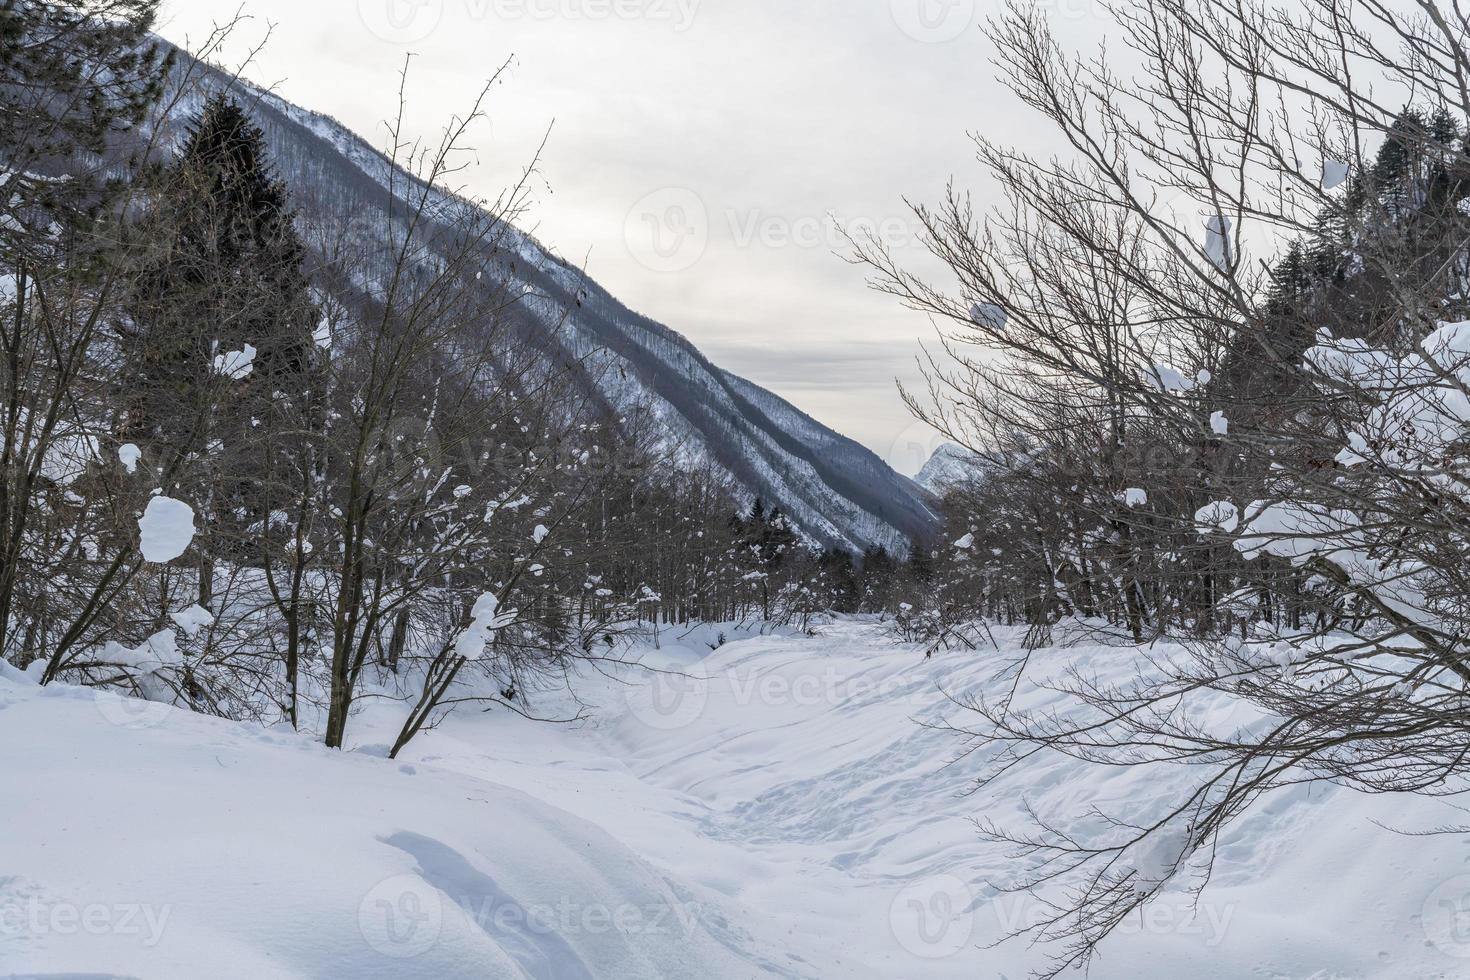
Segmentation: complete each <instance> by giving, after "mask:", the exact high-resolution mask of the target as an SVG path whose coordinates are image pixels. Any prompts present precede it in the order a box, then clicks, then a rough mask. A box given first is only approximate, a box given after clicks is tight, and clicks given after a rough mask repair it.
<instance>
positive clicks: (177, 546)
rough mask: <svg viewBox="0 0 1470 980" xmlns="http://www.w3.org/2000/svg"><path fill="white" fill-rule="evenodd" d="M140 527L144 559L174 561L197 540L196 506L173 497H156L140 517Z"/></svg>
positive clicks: (164, 561)
mask: <svg viewBox="0 0 1470 980" xmlns="http://www.w3.org/2000/svg"><path fill="white" fill-rule="evenodd" d="M138 530H139V532H140V538H139V543H138V547H139V549H140V550H141V551H142V552H143V558H144V559H145V560H147V561H151V562H155V563H157V564H164V563H166V562H171V561H173V560H174V559H175V558H178V557H179V556H180V555H182V554H183V553H184V552H186V551H188V550H189V545H190V544H192V543H193V541H194V508H193V507H190V506H189V505H188V504H186V503H184V502H183V501H182V500H175V499H174V498H172V497H164V496H157V497H153V498H151V499H150V500H149V501H148V506H147V507H146V508H144V510H143V516H142V517H140V518H138Z"/></svg>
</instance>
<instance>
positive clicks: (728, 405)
mask: <svg viewBox="0 0 1470 980" xmlns="http://www.w3.org/2000/svg"><path fill="white" fill-rule="evenodd" d="M181 57H182V55H181ZM205 87H206V88H208V89H213V90H218V89H233V90H234V91H235V92H236V93H237V95H238V97H239V98H241V100H242V101H244V102H246V103H248V105H249V107H250V110H251V113H252V115H253V116H254V118H255V120H256V122H257V123H258V124H259V125H260V127H261V128H262V130H264V132H265V135H266V139H267V142H268V145H269V147H270V150H271V156H272V160H273V163H274V165H275V166H276V168H277V170H278V172H279V173H280V175H281V177H282V178H283V179H285V180H286V182H287V183H288V184H289V185H290V187H291V189H292V192H293V198H294V200H293V203H294V204H295V205H296V206H297V207H298V208H299V209H300V211H301V213H302V215H303V217H304V218H305V219H306V220H308V221H310V220H312V219H313V218H314V217H317V216H319V215H327V214H329V213H336V214H340V213H341V212H342V208H341V205H342V202H343V199H344V197H346V198H347V199H349V200H351V202H352V213H354V214H355V215H356V216H357V219H358V220H359V221H360V222H361V223H362V224H363V225H365V226H367V225H371V224H372V218H373V216H375V215H381V213H382V210H383V209H384V208H385V207H386V206H387V205H388V203H389V200H390V198H389V197H388V194H387V188H388V186H389V185H390V183H392V184H395V185H396V186H398V187H400V188H411V187H414V186H416V185H415V182H414V180H413V178H412V177H411V176H410V175H408V174H407V173H405V172H403V171H402V170H397V171H396V172H395V167H394V164H393V163H392V161H390V160H389V159H388V158H387V157H385V156H384V155H383V154H382V153H381V152H379V151H378V150H377V149H376V148H375V147H374V146H373V145H372V144H371V143H369V142H368V141H366V140H364V139H363V138H362V137H360V136H358V135H357V134H355V133H353V132H352V131H350V130H349V129H347V128H346V127H345V126H343V125H342V124H340V123H338V122H337V121H336V120H334V119H332V118H331V117H330V116H327V115H324V114H321V113H317V112H313V111H310V110H307V109H304V108H301V107H300V106H297V105H294V104H292V103H290V102H288V101H286V100H285V99H282V98H280V97H278V96H276V95H273V94H271V93H267V92H262V91H260V90H257V89H254V88H252V87H250V86H248V85H246V84H245V83H242V82H240V81H238V80H235V79H232V78H230V77H228V76H226V75H224V74H223V73H216V72H209V73H208V74H207V75H206V80H205ZM197 104H198V103H197V100H185V101H184V102H183V103H182V104H181V106H180V115H184V114H187V113H188V112H190V111H192V110H193V109H195V108H197ZM183 121H184V120H182V119H180V120H173V121H172V122H174V123H175V124H177V123H181V122H183ZM510 245H511V250H512V251H514V252H515V253H516V257H517V261H514V262H512V263H507V264H506V265H505V266H504V269H505V272H504V274H505V276H507V277H509V278H510V279H512V280H514V282H513V284H514V285H515V286H516V287H517V288H518V289H523V290H525V291H526V292H528V293H529V294H530V295H531V297H532V298H530V299H528V300H525V301H523V303H522V308H523V311H524V313H525V315H526V318H527V320H528V326H529V327H530V328H531V329H539V331H540V333H541V334H542V335H544V339H545V341H546V342H547V344H548V346H549V347H551V348H552V351H553V353H554V355H556V356H558V357H559V358H560V359H561V360H562V361H563V362H564V363H565V364H567V365H576V366H577V371H578V373H580V374H581V376H582V378H583V379H584V381H585V384H586V385H587V386H588V388H589V389H590V393H591V394H592V395H593V396H594V398H595V400H597V401H598V402H600V403H602V404H604V405H605V406H606V407H607V409H608V411H609V412H610V413H613V414H621V413H624V412H626V411H628V410H630V409H632V408H633V407H634V406H638V405H642V406H644V407H645V408H648V409H650V410H651V412H652V415H653V416H654V417H655V418H657V419H658V420H659V422H660V424H661V425H662V426H663V427H664V429H665V430H666V432H665V437H666V439H667V442H668V443H669V444H670V445H672V446H677V447H678V448H679V451H680V452H681V453H682V454H684V455H685V456H686V458H687V459H689V460H690V462H691V463H695V462H704V463H709V464H712V465H713V466H715V467H716V468H718V469H719V470H722V471H723V472H725V473H726V474H728V475H729V476H730V477H731V478H732V479H733V481H734V483H735V484H736V485H737V486H738V487H739V488H740V490H741V492H742V494H743V495H744V496H745V497H746V498H747V499H750V498H754V497H757V496H759V497H762V498H764V499H765V500H766V501H767V502H768V503H770V504H771V505H773V506H777V507H780V508H781V509H782V510H783V511H784V512H785V513H786V514H787V515H789V516H790V517H791V518H792V519H793V520H794V521H795V522H796V523H797V525H798V526H799V527H800V528H801V530H802V531H803V532H805V534H806V535H807V536H808V537H809V538H810V539H812V540H813V541H814V542H817V543H820V544H822V545H827V546H840V547H844V548H848V549H851V550H855V551H861V550H863V549H864V548H867V547H869V546H872V545H882V546H885V547H887V548H889V549H890V550H894V551H898V552H904V551H906V550H907V547H908V544H909V542H910V541H911V540H913V539H915V538H926V537H927V536H929V534H930V533H932V531H933V528H934V523H935V520H934V516H933V514H932V512H931V511H930V509H929V507H928V506H927V504H928V500H927V497H926V494H925V493H924V491H923V490H922V489H921V488H919V487H918V486H917V485H916V484H915V483H914V482H913V481H911V480H909V479H908V478H906V477H904V476H902V475H900V474H899V473H897V472H895V471H894V470H893V469H892V468H891V467H889V466H888V465H887V464H886V463H884V462H883V461H882V460H881V459H879V458H878V456H876V455H875V454H874V453H872V452H871V451H869V450H868V449H867V448H865V447H863V446H862V445H860V444H859V443H857V442H855V441H854V440H852V439H849V438H847V437H845V436H843V435H841V434H839V433H837V432H834V431H833V430H831V429H829V428H827V427H826V426H823V425H822V424H820V423H818V422H816V421H815V420H814V419H812V418H810V417H809V416H807V415H805V414H804V413H802V412H801V411H800V410H799V409H797V408H796V407H795V406H793V405H791V404H790V403H789V402H786V401H785V400H784V399H782V398H780V397H778V396H776V395H775V394H773V393H771V392H769V391H766V390H765V389H763V388H760V387H759V386H757V385H755V384H752V383H751V382H749V381H746V380H745V379H743V378H739V377H736V376H735V375H732V374H730V373H728V372H726V371H723V370H721V369H720V368H718V367H717V366H715V365H714V364H712V363H711V362H710V361H709V359H708V358H706V357H705V356H704V355H703V354H702V353H700V351H699V350H698V349H697V348H696V347H695V346H694V345H693V344H692V343H690V342H689V340H688V339H686V338H685V337H684V336H682V335H681V334H679V333H677V332H676V331H674V330H672V329H670V328H668V327H666V326H664V325H663V324H661V323H658V322H656V321H654V320H651V319H649V318H647V317H645V316H642V315H640V314H638V313H636V312H634V311H632V310H630V309H628V308H627V307H626V306H624V305H623V304H622V303H620V302H619V301H618V300H617V299H616V298H615V297H613V296H612V294H611V293H609V292H608V291H607V290H605V289H603V288H602V287H601V286H599V285H598V284H597V283H596V282H594V281H593V280H592V279H590V278H588V277H587V276H586V275H585V274H584V273H583V272H582V271H581V270H579V269H577V268H575V267H573V266H571V265H570V264H568V263H567V262H565V261H563V260H562V259H561V258H559V257H558V256H556V255H555V254H554V253H553V252H552V251H551V250H550V249H548V248H546V247H544V246H543V245H541V243H539V242H537V241H536V240H535V239H534V238H532V237H531V236H530V235H528V234H525V233H524V232H520V231H516V232H514V233H513V238H512V239H511V241H510ZM498 285H499V284H489V283H487V288H496V286H498Z"/></svg>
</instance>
